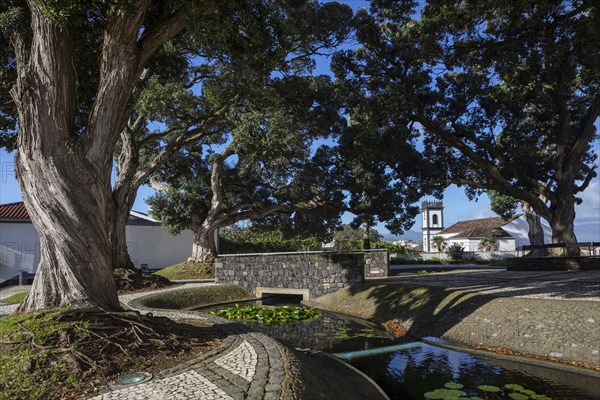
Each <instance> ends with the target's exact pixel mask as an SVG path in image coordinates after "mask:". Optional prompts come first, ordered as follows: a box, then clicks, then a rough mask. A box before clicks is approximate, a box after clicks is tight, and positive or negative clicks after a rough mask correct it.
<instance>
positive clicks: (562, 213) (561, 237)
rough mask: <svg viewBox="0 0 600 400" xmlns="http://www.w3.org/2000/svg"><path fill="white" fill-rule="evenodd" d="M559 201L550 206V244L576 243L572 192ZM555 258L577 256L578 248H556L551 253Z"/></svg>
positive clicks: (561, 197)
mask: <svg viewBox="0 0 600 400" xmlns="http://www.w3.org/2000/svg"><path fill="white" fill-rule="evenodd" d="M559 199H560V201H557V202H556V203H555V204H552V205H551V208H552V211H553V213H552V219H551V220H550V221H549V222H550V227H551V228H552V243H577V237H576V236H575V225H574V221H575V199H574V196H573V194H572V192H570V193H569V195H568V196H566V195H565V196H559ZM552 254H554V255H556V256H567V255H569V256H577V255H579V254H580V251H579V248H578V247H571V248H566V247H563V248H558V249H554V250H553V251H552Z"/></svg>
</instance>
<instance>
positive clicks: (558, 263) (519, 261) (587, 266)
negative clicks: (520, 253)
mask: <svg viewBox="0 0 600 400" xmlns="http://www.w3.org/2000/svg"><path fill="white" fill-rule="evenodd" d="M506 269H507V270H509V271H600V257H536V258H533V257H532V258H529V257H523V258H512V259H508V260H506Z"/></svg>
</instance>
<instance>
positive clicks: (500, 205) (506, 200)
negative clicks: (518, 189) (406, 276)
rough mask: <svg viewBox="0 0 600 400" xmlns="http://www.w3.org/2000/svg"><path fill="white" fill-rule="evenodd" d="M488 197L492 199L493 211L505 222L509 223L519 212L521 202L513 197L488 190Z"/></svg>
mask: <svg viewBox="0 0 600 400" xmlns="http://www.w3.org/2000/svg"><path fill="white" fill-rule="evenodd" d="M487 195H488V197H489V198H490V207H491V208H492V211H493V212H495V213H496V214H498V215H499V216H500V217H501V218H502V219H503V220H505V221H507V220H508V219H509V218H510V217H512V216H513V215H515V213H516V212H517V207H518V206H519V201H518V200H516V199H514V198H513V197H510V196H506V195H503V194H500V193H498V192H496V191H495V190H488V191H487Z"/></svg>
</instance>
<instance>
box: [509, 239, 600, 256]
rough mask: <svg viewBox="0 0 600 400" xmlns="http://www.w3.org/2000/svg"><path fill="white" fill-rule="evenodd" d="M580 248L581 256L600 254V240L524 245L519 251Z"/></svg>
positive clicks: (550, 250)
mask: <svg viewBox="0 0 600 400" xmlns="http://www.w3.org/2000/svg"><path fill="white" fill-rule="evenodd" d="M575 248H579V250H580V252H581V253H580V255H581V256H584V257H585V256H600V242H577V243H548V244H538V245H527V246H522V247H521V248H520V249H519V251H521V252H523V254H522V255H524V253H525V252H528V251H531V250H548V251H549V253H551V252H552V250H554V249H575Z"/></svg>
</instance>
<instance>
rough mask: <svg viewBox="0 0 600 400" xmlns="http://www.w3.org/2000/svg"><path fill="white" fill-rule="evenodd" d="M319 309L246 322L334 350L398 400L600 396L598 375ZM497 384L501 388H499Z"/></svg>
mask: <svg viewBox="0 0 600 400" xmlns="http://www.w3.org/2000/svg"><path fill="white" fill-rule="evenodd" d="M319 313H320V314H321V317H320V318H318V319H316V320H312V321H306V322H295V323H289V324H282V325H270V326H267V325H264V324H261V323H253V322H247V323H245V324H246V325H248V326H250V327H252V328H253V329H255V330H257V331H260V332H264V333H266V334H267V335H269V336H271V337H274V338H276V339H279V340H280V341H282V342H284V343H285V344H288V345H290V346H292V347H296V348H301V349H313V350H320V351H325V352H328V353H334V354H335V355H337V356H338V357H339V358H341V359H342V360H344V361H346V362H348V363H350V364H352V365H353V366H354V367H356V368H358V369H359V370H361V371H362V372H364V373H365V374H366V375H368V376H369V377H371V378H372V379H373V380H374V381H375V382H377V384H378V385H379V386H380V387H381V388H382V389H383V390H384V391H385V392H386V393H387V395H388V396H389V397H390V398H391V399H394V400H395V399H402V400H411V399H418V400H422V399H427V398H431V399H436V398H437V399H454V398H462V399H467V398H474V399H477V398H481V399H495V400H496V399H516V400H519V399H533V400H535V399H539V400H546V399H549V398H550V399H555V400H557V399H560V400H563V399H581V400H598V399H600V385H598V379H597V377H591V376H587V375H582V374H577V373H573V372H571V371H563V370H559V369H555V368H547V367H543V366H537V365H536V366H532V365H530V364H525V363H521V362H514V361H505V360H499V359H496V358H488V357H482V356H474V355H471V354H467V353H464V352H458V351H454V350H448V349H445V348H442V347H438V346H434V345H431V344H425V343H423V342H407V341H405V340H398V339H394V338H393V337H392V336H391V335H390V334H388V333H387V331H386V330H385V327H384V326H382V325H380V324H376V323H373V322H370V321H367V320H364V319H361V318H357V317H353V316H348V315H342V314H337V313H331V312H328V311H323V310H319ZM432 340H434V338H432ZM365 350H367V351H365ZM357 351H358V352H357ZM447 384H449V386H450V387H447V386H445V385H447ZM506 385H508V388H510V389H507V388H506ZM480 387H483V388H484V389H487V391H486V390H482V389H480ZM496 388H497V389H498V390H499V391H496V392H494V390H497V389H496ZM453 390H454V391H453ZM425 394H428V395H429V396H431V397H425ZM458 394H462V395H463V396H458Z"/></svg>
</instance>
